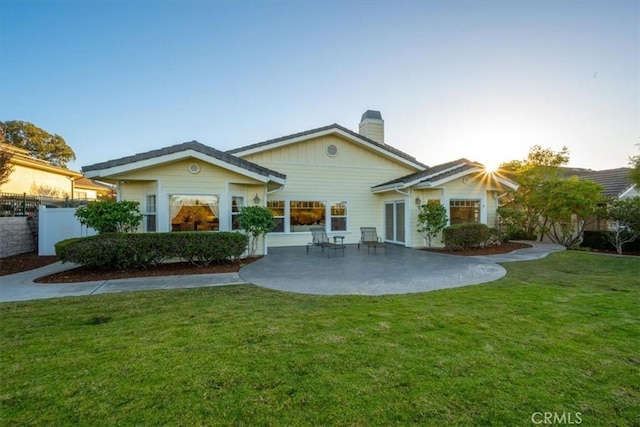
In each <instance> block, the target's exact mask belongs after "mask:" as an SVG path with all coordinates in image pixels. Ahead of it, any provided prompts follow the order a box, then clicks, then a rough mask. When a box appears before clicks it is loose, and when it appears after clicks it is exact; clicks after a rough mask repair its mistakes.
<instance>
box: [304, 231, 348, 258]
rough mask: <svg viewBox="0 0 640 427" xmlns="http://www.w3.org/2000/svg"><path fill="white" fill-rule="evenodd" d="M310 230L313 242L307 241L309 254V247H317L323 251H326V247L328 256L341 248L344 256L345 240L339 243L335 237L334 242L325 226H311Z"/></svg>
mask: <svg viewBox="0 0 640 427" xmlns="http://www.w3.org/2000/svg"><path fill="white" fill-rule="evenodd" d="M309 231H310V232H311V242H309V243H307V254H309V248H312V247H317V248H320V250H321V251H322V253H324V250H325V249H326V250H327V258H331V251H334V254H335V252H336V251H337V250H339V249H341V250H342V256H344V249H345V245H344V240H342V241H341V242H340V243H338V241H337V239H336V238H334V240H333V243H332V242H331V241H330V240H329V236H327V231H326V230H325V229H324V228H310V229H309ZM342 239H344V238H342Z"/></svg>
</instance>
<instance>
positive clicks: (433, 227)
mask: <svg viewBox="0 0 640 427" xmlns="http://www.w3.org/2000/svg"><path fill="white" fill-rule="evenodd" d="M446 226H447V210H446V209H445V207H444V206H442V205H441V204H440V203H439V202H434V201H430V202H428V203H427V204H425V205H422V206H420V212H418V233H420V234H422V237H424V238H425V239H426V240H427V244H428V245H429V247H431V240H432V239H433V238H434V237H435V236H436V235H437V234H438V233H440V232H441V231H442V230H444V228H445V227H446Z"/></svg>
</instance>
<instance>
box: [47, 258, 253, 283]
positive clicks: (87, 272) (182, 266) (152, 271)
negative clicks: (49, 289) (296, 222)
mask: <svg viewBox="0 0 640 427" xmlns="http://www.w3.org/2000/svg"><path fill="white" fill-rule="evenodd" d="M260 258H261V257H253V258H246V259H243V260H238V261H227V262H222V263H218V264H210V265H203V266H196V265H193V264H189V263H188V262H170V263H166V264H162V265H158V266H153V267H149V268H124V269H121V270H102V269H96V268H91V267H85V266H82V267H77V268H74V269H71V270H67V271H62V272H60V273H56V274H51V275H49V276H45V277H40V278H38V279H36V280H35V282H36V283H75V282H92V281H96V280H112V279H129V278H132V277H153V276H181V275H186V274H216V273H237V272H238V271H240V268H241V267H242V266H244V265H247V264H250V263H252V262H254V261H256V260H258V259H260Z"/></svg>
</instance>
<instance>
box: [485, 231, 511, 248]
mask: <svg viewBox="0 0 640 427" xmlns="http://www.w3.org/2000/svg"><path fill="white" fill-rule="evenodd" d="M505 240H506V236H505V235H504V233H503V232H502V231H500V229H498V228H496V227H491V228H489V237H488V238H487V241H486V242H485V244H484V245H485V246H498V245H501V244H502V243H503V242H504V241H505Z"/></svg>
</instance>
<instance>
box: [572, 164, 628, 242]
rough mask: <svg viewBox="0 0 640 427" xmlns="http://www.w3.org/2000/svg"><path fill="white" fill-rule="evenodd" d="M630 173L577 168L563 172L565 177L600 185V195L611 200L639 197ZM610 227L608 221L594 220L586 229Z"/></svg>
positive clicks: (623, 170) (621, 169) (606, 228)
mask: <svg viewBox="0 0 640 427" xmlns="http://www.w3.org/2000/svg"><path fill="white" fill-rule="evenodd" d="M630 173H631V168H616V169H606V170H601V171H594V170H591V169H579V168H573V169H571V168H567V169H566V170H565V174H566V175H567V176H576V177H578V178H579V179H588V180H590V181H594V182H596V183H598V184H600V185H601V186H603V187H604V189H603V190H602V194H603V195H604V196H606V197H609V198H613V199H626V198H629V197H636V196H640V188H638V186H637V185H636V184H634V183H632V182H631V178H630V176H629V174H630ZM610 227H611V224H610V223H609V221H608V220H601V219H594V220H593V221H591V222H590V223H589V224H588V225H587V227H586V229H587V230H608V229H609V228H610Z"/></svg>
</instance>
